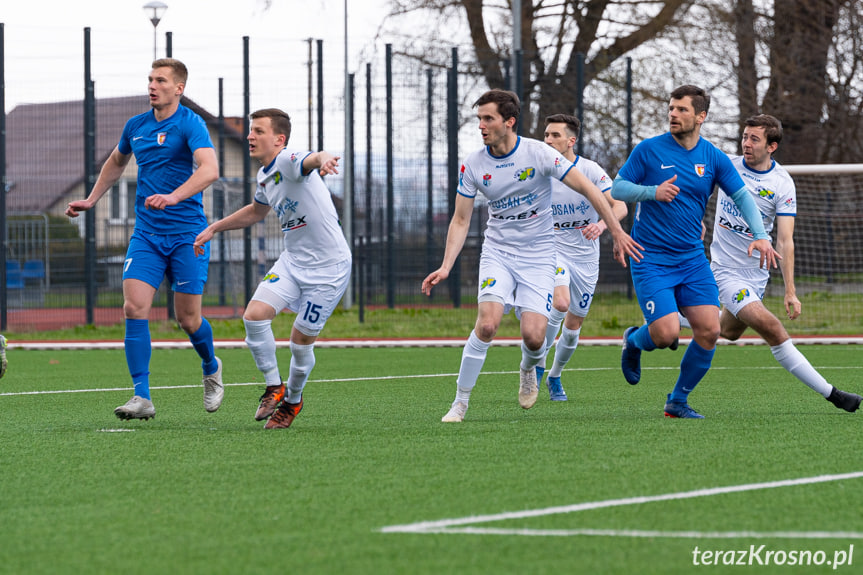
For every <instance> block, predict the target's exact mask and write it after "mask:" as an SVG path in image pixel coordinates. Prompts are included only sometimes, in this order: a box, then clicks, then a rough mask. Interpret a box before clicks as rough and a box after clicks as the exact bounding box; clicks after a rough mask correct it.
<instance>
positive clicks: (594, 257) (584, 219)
mask: <svg viewBox="0 0 863 575" xmlns="http://www.w3.org/2000/svg"><path fill="white" fill-rule="evenodd" d="M573 165H574V166H575V167H576V168H577V169H578V170H579V171H580V172H581V173H582V174H584V175H585V177H586V178H587V179H588V180H590V181H591V182H593V184H594V185H595V186H596V187H597V188H599V191H600V192H602V193H603V194H604V193H605V192H607V191H608V190H610V189H611V178H609V177H608V174H606V173H605V170H603V169H602V168H601V167H600V165H599V164H597V163H596V162H594V161H593V160H588V159H587V158H582V157H577V158H576V159H575V163H574V164H573ZM551 215H552V218H554V246H555V250H556V251H557V253H558V256H559V257H563V258H564V259H565V260H567V261H579V262H598V261H599V240H589V239H587V238H585V237H584V234H583V233H582V232H583V231H584V228H586V227H587V226H589V225H590V224H595V223H597V222H598V221H599V220H600V219H601V218H600V217H599V213H598V212H597V211H596V208H594V207H593V204H591V203H590V200H588V199H587V198H586V197H584V196H583V195H581V194H580V193H578V192H576V191H575V190H573V189H572V188H570V187H569V186H567V185H566V184H564V183H562V182H558V181H553V182H552V183H551Z"/></svg>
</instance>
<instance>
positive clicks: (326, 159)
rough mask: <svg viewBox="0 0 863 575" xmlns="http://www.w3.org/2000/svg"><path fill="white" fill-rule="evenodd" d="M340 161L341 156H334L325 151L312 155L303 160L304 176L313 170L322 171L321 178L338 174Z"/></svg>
mask: <svg viewBox="0 0 863 575" xmlns="http://www.w3.org/2000/svg"><path fill="white" fill-rule="evenodd" d="M340 159H341V157H340V156H334V155H332V154H331V153H329V152H327V151H325V150H321V151H320V152H314V153H311V154H309V155H308V156H306V157H305V158H304V159H303V175H307V174H308V173H309V172H311V171H313V170H320V173H321V176H328V175H330V174H338V173H339V169H338V168H339V160H340Z"/></svg>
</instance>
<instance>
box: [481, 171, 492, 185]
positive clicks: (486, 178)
mask: <svg viewBox="0 0 863 575" xmlns="http://www.w3.org/2000/svg"><path fill="white" fill-rule="evenodd" d="M482 185H483V186H485V187H489V186H490V185H491V174H485V175H484V176H483V177H482Z"/></svg>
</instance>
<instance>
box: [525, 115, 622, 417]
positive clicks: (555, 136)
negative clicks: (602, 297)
mask: <svg viewBox="0 0 863 575" xmlns="http://www.w3.org/2000/svg"><path fill="white" fill-rule="evenodd" d="M580 128H581V122H580V121H579V120H578V118H576V117H575V116H571V115H569V114H554V115H552V116H548V117H547V118H546V119H545V143H546V144H548V145H549V146H551V147H552V148H554V149H555V150H557V151H558V152H560V153H561V154H563V156H564V157H565V158H566V159H567V160H569V161H570V162H572V164H573V165H574V166H575V167H576V168H577V169H578V170H579V171H580V172H581V173H583V174H584V175H585V176H586V177H587V179H588V180H590V181H591V182H592V183H593V184H594V185H595V186H596V187H597V188H598V189H599V191H600V192H602V194H603V195H604V196H605V199H606V200H607V201H608V203H609V205H610V206H611V209H612V212H613V213H614V216H615V217H616V218H617V219H618V220H621V219H623V218H624V217H626V213H627V209H626V203H624V202H621V201H618V200H615V199H613V198H612V197H611V178H610V177H609V176H608V174H606V173H605V170H603V169H602V167H601V166H600V165H599V164H597V163H596V162H594V161H593V160H588V159H587V158H584V157H581V156H576V154H575V150H573V146H575V143H576V142H577V141H578V132H579V129H580ZM551 212H552V217H553V218H554V247H555V253H556V256H557V269H556V270H555V274H554V300H553V302H552V308H551V311H550V312H549V318H548V328H547V329H546V332H545V354H544V355H543V357H542V359H541V360H540V362H539V365H537V366H536V379H537V383H539V384H540V385H541V384H542V376H543V373H544V372H545V360H546V355H548V352H549V350H550V349H551V347H552V345H554V340H555V338H556V337H557V332H558V331H559V330H560V324H561V323H563V330H562V331H561V334H560V339H558V340H557V348H556V350H555V353H554V364H553V365H552V368H551V370H550V371H549V372H548V380H547V381H546V387H547V388H548V393H549V397H550V398H551V400H552V401H566V400H567V397H566V391H564V389H563V384H562V383H561V381H560V375H561V372H562V371H563V368H564V367H566V364H567V362H568V361H569V359H570V358H571V357H572V354H573V353H574V352H575V348H576V347H577V346H578V336H579V334H580V333H581V326H582V324H583V323H584V318H585V317H587V312H588V311H590V304H591V302H592V301H593V291H594V289H595V288H596V282H597V280H598V279H599V237H600V236H601V235H602V233H603V232H604V231H605V230H606V229H607V228H608V226H606V225H605V222H603V221H602V219H601V218H600V217H599V213H597V211H596V209H595V208H594V207H593V206H592V205H591V204H590V202H589V201H588V199H587V198H585V197H584V196H583V195H581V194H580V193H578V192H577V191H575V190H573V189H571V188H569V187H567V186H565V185H564V184H562V183H561V182H559V181H557V180H552V182H551Z"/></svg>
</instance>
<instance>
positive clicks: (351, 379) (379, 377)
mask: <svg viewBox="0 0 863 575" xmlns="http://www.w3.org/2000/svg"><path fill="white" fill-rule="evenodd" d="M815 367H816V369H819V370H825V369H860V368H859V367H854V366H815ZM619 369H620V368H619V367H579V368H567V369H564V370H563V371H565V372H588V371H617V370H619ZM641 369H642V371H665V370H678V369H680V368H679V367H677V366H668V367H642V368H641ZM744 369H754V370H768V369H785V368H783V367H782V366H780V365H766V366H754V367H725V366H717V367H711V368H710V370H711V371H724V370H735V371H739V370H744ZM516 373H518V372H517V371H484V372H482V373H481V374H480V377H482V376H486V375H515V374H516ZM442 377H450V378H451V377H458V373H421V374H413V375H375V376H369V377H341V378H332V379H312V380H309V382H308V383H349V382H354V381H356V382H360V381H387V380H392V379H436V378H442ZM248 385H264V384H263V382H260V381H250V382H245V383H225V387H243V386H248ZM200 387H201V385H200V384H190V385H154V386H151V387H150V389H160V390H166V389H168V390H170V389H198V388H200ZM130 389H132V387H131V386H127V387H102V388H91V389H55V390H39V391H9V392H4V393H0V397H14V396H19V395H53V394H62V393H98V392H104V391H129V390H130Z"/></svg>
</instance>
